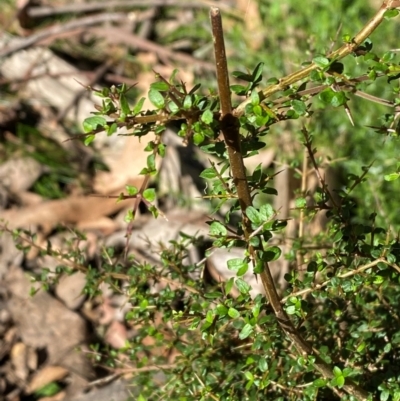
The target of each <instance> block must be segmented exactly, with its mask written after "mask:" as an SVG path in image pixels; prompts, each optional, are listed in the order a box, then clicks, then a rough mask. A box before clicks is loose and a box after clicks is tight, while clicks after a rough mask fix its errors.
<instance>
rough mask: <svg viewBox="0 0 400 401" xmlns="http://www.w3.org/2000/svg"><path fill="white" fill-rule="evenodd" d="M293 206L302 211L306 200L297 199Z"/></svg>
mask: <svg viewBox="0 0 400 401" xmlns="http://www.w3.org/2000/svg"><path fill="white" fill-rule="evenodd" d="M295 205H296V207H297V208H299V209H302V208H303V207H306V206H307V200H306V198H297V199H296V202H295Z"/></svg>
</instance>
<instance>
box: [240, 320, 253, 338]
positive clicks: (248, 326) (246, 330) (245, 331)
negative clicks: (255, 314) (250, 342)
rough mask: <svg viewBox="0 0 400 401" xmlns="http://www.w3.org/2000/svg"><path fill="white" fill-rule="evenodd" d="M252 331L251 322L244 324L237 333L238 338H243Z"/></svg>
mask: <svg viewBox="0 0 400 401" xmlns="http://www.w3.org/2000/svg"><path fill="white" fill-rule="evenodd" d="M252 332H253V326H252V325H251V324H248V323H247V324H245V325H244V327H243V329H242V330H241V332H240V333H239V338H240V339H241V340H244V339H245V338H247V337H248V336H249V335H250V334H251V333H252Z"/></svg>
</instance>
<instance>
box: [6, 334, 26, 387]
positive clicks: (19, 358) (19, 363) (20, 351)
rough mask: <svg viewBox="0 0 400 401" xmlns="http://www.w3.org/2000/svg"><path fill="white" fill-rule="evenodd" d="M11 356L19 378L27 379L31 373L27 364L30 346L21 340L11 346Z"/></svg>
mask: <svg viewBox="0 0 400 401" xmlns="http://www.w3.org/2000/svg"><path fill="white" fill-rule="evenodd" d="M10 358H11V363H12V365H13V368H14V373H15V375H16V376H17V377H18V379H19V380H22V381H25V380H26V379H27V378H28V375H29V368H28V364H27V359H28V347H27V346H26V345H25V344H24V343H21V342H18V343H16V344H14V345H13V347H12V348H11V353H10Z"/></svg>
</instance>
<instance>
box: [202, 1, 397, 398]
mask: <svg viewBox="0 0 400 401" xmlns="http://www.w3.org/2000/svg"><path fill="white" fill-rule="evenodd" d="M399 6H400V1H393V0H388V1H386V2H384V3H383V4H382V6H381V8H380V10H379V11H378V12H377V14H376V15H375V16H374V17H373V18H372V19H371V21H369V23H368V24H367V25H366V26H365V27H364V28H363V29H362V30H361V31H360V32H359V33H358V34H357V35H356V36H355V37H354V38H353V40H352V41H351V43H348V44H346V45H344V46H342V47H341V48H340V49H338V50H336V51H334V52H332V53H331V54H329V56H328V57H329V58H330V59H335V60H339V59H341V58H343V57H345V56H346V55H348V54H350V53H352V52H354V51H355V50H356V49H357V47H358V46H360V45H361V43H363V42H364V41H365V39H366V38H367V37H368V36H369V35H370V34H371V33H372V32H373V31H374V30H375V29H376V28H377V27H378V26H379V24H380V23H381V22H382V20H383V18H384V14H385V12H386V11H387V10H389V9H392V8H396V7H399ZM210 17H211V26H212V32H213V40H214V52H215V60H216V71H217V81H218V89H219V96H220V104H221V117H220V129H221V132H222V134H223V136H224V140H225V143H226V146H227V149H228V155H229V160H230V166H231V174H232V176H233V181H234V184H235V186H236V189H237V194H238V198H239V204H240V208H241V211H242V216H243V230H244V233H245V238H246V239H249V238H250V235H251V224H250V222H249V219H248V218H247V216H246V208H247V207H249V206H251V205H252V199H251V194H250V190H249V187H248V182H247V179H246V173H245V168H244V164H243V159H242V156H241V151H240V134H239V123H238V120H237V118H238V116H240V115H241V114H242V113H243V111H244V109H245V107H246V105H247V104H248V103H249V102H250V101H251V100H247V101H245V102H243V103H242V104H241V105H240V106H239V107H237V109H236V110H235V111H234V112H233V109H232V105H231V96H230V95H231V94H230V88H229V75H228V70H227V61H226V55H225V45H224V38H223V29H222V22H221V14H220V11H219V9H218V8H215V7H212V8H211V11H210ZM317 68H318V66H317V65H316V64H314V63H313V64H311V65H310V66H309V67H307V68H305V69H303V70H301V71H298V72H295V73H293V74H290V75H289V76H287V77H286V78H283V79H281V80H280V82H279V83H278V84H277V85H272V86H269V87H267V88H266V89H265V90H263V91H262V92H261V93H260V94H261V95H262V97H263V98H264V99H265V98H266V97H268V96H270V95H272V94H273V93H276V92H278V91H280V90H282V89H284V88H286V87H287V86H289V85H290V84H293V83H294V82H297V81H299V80H301V79H303V78H306V77H307V76H308V75H309V73H310V72H311V71H313V70H315V69H317ZM249 251H250V254H251V255H252V256H253V258H254V257H255V255H256V252H255V249H251V247H249ZM260 277H261V280H262V283H263V286H264V289H265V292H266V295H267V297H268V300H269V302H270V304H271V306H272V308H273V310H274V313H275V316H276V317H277V320H278V322H279V324H280V326H281V328H282V330H283V331H284V332H285V333H286V335H287V336H288V337H289V338H290V339H291V341H292V343H293V344H294V345H295V347H296V348H297V351H298V352H299V353H300V354H301V355H303V356H307V357H308V356H313V357H314V358H315V362H314V366H315V368H316V369H317V370H318V371H319V372H320V373H321V374H322V375H323V377H325V378H327V379H331V378H333V377H334V374H333V369H332V367H331V366H330V365H329V364H327V363H326V362H325V361H323V360H322V359H321V358H320V357H319V355H318V354H317V352H316V351H315V350H314V349H313V348H312V346H311V345H310V344H309V343H308V342H307V341H305V339H304V338H303V337H302V335H301V334H300V332H299V331H298V330H297V329H296V328H295V327H294V325H293V323H292V321H291V320H290V319H289V316H288V315H287V314H286V312H285V310H284V309H283V307H282V304H281V300H280V298H279V295H278V293H277V290H276V287H275V284H274V281H273V279H272V275H271V272H270V268H269V265H268V263H267V262H265V263H264V271H263V272H262V273H260ZM343 389H344V390H345V391H346V392H347V393H348V394H350V395H352V396H354V397H356V398H357V399H359V400H367V399H368V397H369V394H368V393H367V392H366V391H365V390H364V389H362V388H361V387H359V386H358V385H357V384H356V383H355V382H353V381H352V380H350V379H348V378H346V382H345V384H344V386H343Z"/></svg>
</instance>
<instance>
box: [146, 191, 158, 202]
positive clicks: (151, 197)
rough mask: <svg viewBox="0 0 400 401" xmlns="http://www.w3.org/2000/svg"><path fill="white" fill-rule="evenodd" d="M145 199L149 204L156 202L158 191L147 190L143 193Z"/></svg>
mask: <svg viewBox="0 0 400 401" xmlns="http://www.w3.org/2000/svg"><path fill="white" fill-rule="evenodd" d="M143 198H144V199H146V200H147V201H148V202H154V200H155V199H156V190H155V189H154V188H147V189H145V190H144V191H143Z"/></svg>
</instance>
